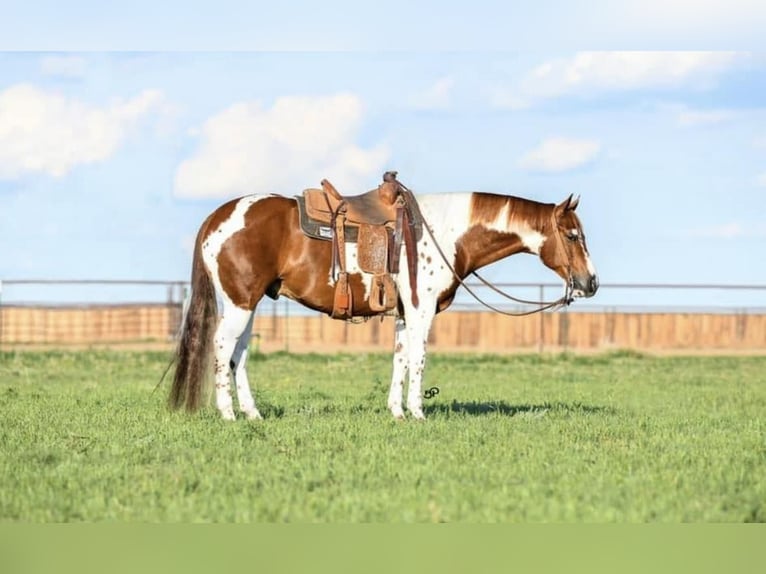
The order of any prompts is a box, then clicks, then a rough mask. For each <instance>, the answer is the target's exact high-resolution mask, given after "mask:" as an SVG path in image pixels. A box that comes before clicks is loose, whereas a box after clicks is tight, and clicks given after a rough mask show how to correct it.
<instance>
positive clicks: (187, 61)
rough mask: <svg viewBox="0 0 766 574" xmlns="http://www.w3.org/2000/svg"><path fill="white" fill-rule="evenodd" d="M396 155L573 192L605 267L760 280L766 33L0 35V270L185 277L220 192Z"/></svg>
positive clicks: (499, 186)
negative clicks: (365, 46) (493, 42)
mask: <svg viewBox="0 0 766 574" xmlns="http://www.w3.org/2000/svg"><path fill="white" fill-rule="evenodd" d="M385 169H397V170H398V171H399V172H400V179H401V180H402V181H403V182H405V183H406V184H408V185H409V186H410V187H411V188H412V189H414V190H415V191H416V192H417V193H429V192H443V191H466V190H482V191H493V192H502V193H511V194H515V195H521V196H524V197H530V198H533V199H537V200H540V201H550V202H552V201H560V200H561V199H563V198H565V197H566V196H567V195H568V194H569V193H575V194H579V195H581V196H582V199H581V204H580V207H579V209H578V210H579V212H580V215H581V219H582V220H583V223H584V226H585V230H586V233H587V234H588V240H589V245H590V250H591V253H592V257H593V260H594V262H595V264H596V266H597V268H598V271H599V274H600V276H601V279H602V282H604V283H614V282H688V283H700V282H712V283H758V284H766V266H765V265H763V263H762V261H763V260H764V256H763V253H764V252H766V207H764V200H765V199H766V52H749V51H740V50H734V51H726V52H723V51H719V52H675V51H665V52H657V51H650V52H616V51H596V52H588V51H578V50H567V49H561V50H553V51H546V50H538V49H536V50H516V51H506V50H490V49H486V50H453V51H439V50H432V51H428V52H425V51H418V50H411V51H410V50H401V51H397V52H386V51H376V50H357V51H342V52H341V51H339V52H329V51H318V50H309V51H259V52H255V51H247V52H230V51H215V52H162V51H160V52H135V51H132V52H120V51H118V52H107V51H95V52H94V51H88V52H79V51H72V50H66V51H55V52H51V51H45V52H4V53H0V254H1V255H0V278H2V279H21V278H105V279H169V280H176V279H186V278H187V277H188V274H189V262H190V245H191V243H192V240H193V237H194V235H195V233H196V230H197V227H198V226H199V224H200V223H201V221H202V220H203V219H204V218H205V217H206V215H207V214H208V213H209V212H210V211H211V210H212V209H214V208H215V207H216V206H217V205H219V204H220V203H222V202H223V201H225V200H226V199H228V198H230V197H235V196H238V195H242V194H246V193H249V192H254V191H273V192H278V193H283V194H287V195H291V194H296V193H299V192H300V190H301V189H302V188H304V187H309V186H314V185H316V184H317V183H318V182H319V180H320V179H321V178H323V177H327V178H329V179H330V180H332V181H333V182H334V183H335V184H336V186H337V187H338V188H339V189H342V190H343V191H344V192H346V193H351V192H357V191H362V190H366V189H368V188H370V187H373V186H374V185H376V184H377V182H378V180H379V178H380V174H381V173H382V172H383V171H384V170H385ZM487 275H488V276H489V277H491V278H492V279H495V280H507V281H540V280H550V281H554V282H555V277H554V276H553V274H552V273H551V272H550V271H548V270H546V269H544V268H542V267H541V266H540V265H539V263H537V262H536V261H535V260H534V258H530V257H527V256H519V257H515V258H512V259H511V260H510V261H509V262H507V263H506V264H504V265H500V266H495V267H493V268H491V269H490V270H489V271H488V273H487ZM633 296H634V294H632V293H623V294H622V295H621V297H622V301H624V300H625V299H626V298H628V297H633ZM642 296H643V295H642ZM684 296H686V295H684ZM727 297H728V295H727ZM748 297H750V299H749V300H748V302H747V303H748V304H759V305H766V302H763V301H759V300H757V298H755V297H751V296H750V295H748ZM761 299H763V297H761ZM603 302H604V304H607V302H608V298H607V299H604V300H603Z"/></svg>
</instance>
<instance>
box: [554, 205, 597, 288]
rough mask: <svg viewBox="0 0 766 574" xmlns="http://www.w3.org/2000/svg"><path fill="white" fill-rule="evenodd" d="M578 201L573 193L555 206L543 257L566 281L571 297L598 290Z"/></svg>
mask: <svg viewBox="0 0 766 574" xmlns="http://www.w3.org/2000/svg"><path fill="white" fill-rule="evenodd" d="M579 201H580V199H579V198H574V199H573V198H572V196H571V195H570V196H569V197H568V198H566V199H565V200H564V201H562V202H561V203H559V204H558V205H556V206H555V207H554V208H553V212H552V213H551V219H550V223H549V225H547V226H546V232H545V240H544V242H543V244H542V247H541V248H540V259H542V261H543V263H544V264H545V265H546V266H548V267H550V268H551V269H553V270H554V271H555V272H556V273H557V274H558V275H559V276H560V277H561V278H562V279H563V280H564V281H566V283H567V286H568V289H569V291H570V295H571V296H572V297H592V296H593V295H595V293H596V291H597V290H598V276H597V275H596V268H595V267H594V266H593V263H591V260H590V256H589V254H588V246H587V244H586V243H585V233H583V229H582V224H581V223H580V218H578V217H577V215H576V214H575V209H576V208H577V204H578V203H579Z"/></svg>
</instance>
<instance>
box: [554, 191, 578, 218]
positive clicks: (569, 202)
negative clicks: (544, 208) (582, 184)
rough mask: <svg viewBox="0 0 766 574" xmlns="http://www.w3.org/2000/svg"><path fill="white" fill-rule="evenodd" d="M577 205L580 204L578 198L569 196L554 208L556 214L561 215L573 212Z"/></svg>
mask: <svg viewBox="0 0 766 574" xmlns="http://www.w3.org/2000/svg"><path fill="white" fill-rule="evenodd" d="M578 203H580V198H579V197H574V195H573V194H570V195H569V197H567V198H566V199H565V200H564V201H562V202H561V203H559V204H558V205H557V206H556V214H557V215H561V214H562V213H564V212H565V211H573V210H574V209H575V208H576V207H577V204H578Z"/></svg>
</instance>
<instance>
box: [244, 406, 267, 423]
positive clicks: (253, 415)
mask: <svg viewBox="0 0 766 574" xmlns="http://www.w3.org/2000/svg"><path fill="white" fill-rule="evenodd" d="M244 412H245V416H246V417H247V418H248V420H251V421H260V420H263V417H262V416H261V413H260V412H258V409H253V410H252V411H244Z"/></svg>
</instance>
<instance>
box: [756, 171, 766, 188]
mask: <svg viewBox="0 0 766 574" xmlns="http://www.w3.org/2000/svg"><path fill="white" fill-rule="evenodd" d="M755 182H756V183H757V184H758V185H759V186H760V187H766V172H764V173H762V174H761V175H759V176H758V177H757V178H756V180H755Z"/></svg>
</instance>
